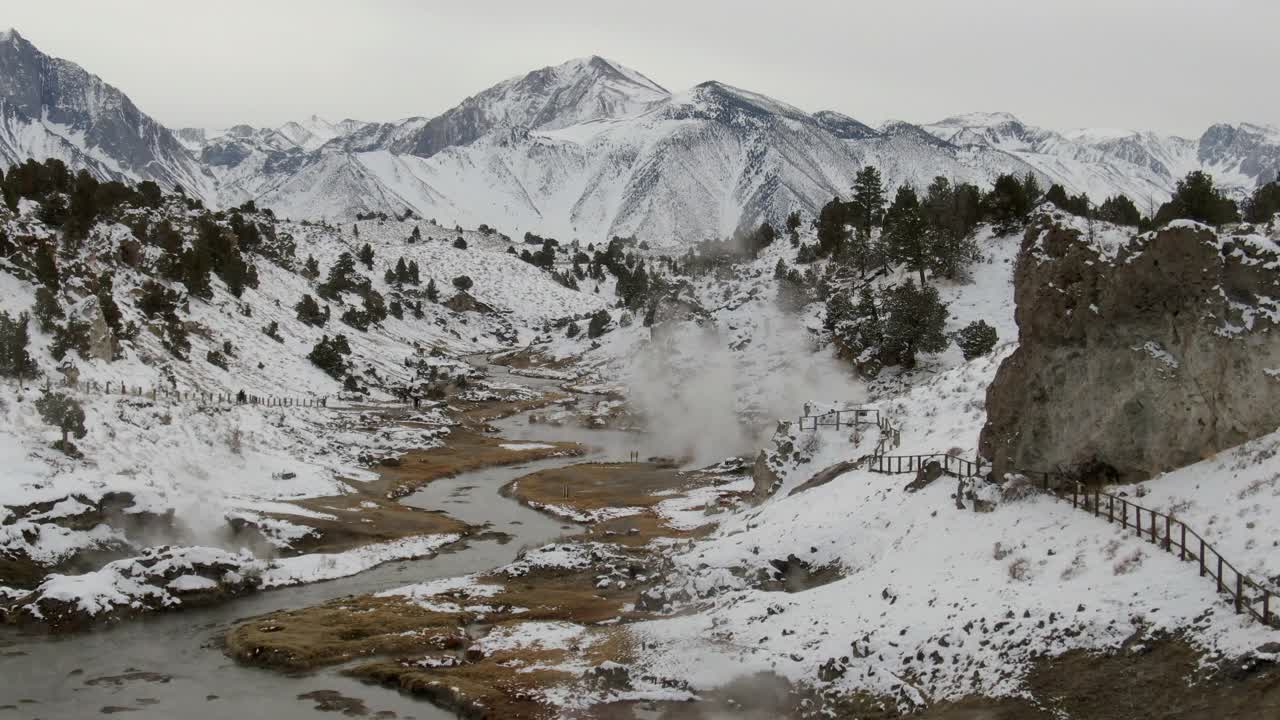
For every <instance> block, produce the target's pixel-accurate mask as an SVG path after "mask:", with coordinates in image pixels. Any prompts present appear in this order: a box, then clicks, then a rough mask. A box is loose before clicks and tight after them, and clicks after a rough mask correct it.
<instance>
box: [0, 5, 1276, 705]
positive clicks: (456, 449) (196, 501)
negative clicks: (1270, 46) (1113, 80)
mask: <svg viewBox="0 0 1280 720" xmlns="http://www.w3.org/2000/svg"><path fill="white" fill-rule="evenodd" d="M1277 170H1280V129H1277V128H1275V127H1272V126H1268V125H1265V124H1258V123H1247V122H1245V123H1237V124H1230V125H1227V124H1220V125H1214V126H1213V127H1211V128H1209V129H1208V130H1207V131H1206V132H1205V133H1204V134H1203V135H1202V136H1201V137H1199V138H1197V139H1186V138H1179V137H1173V136H1169V135H1164V134H1159V133H1154V132H1148V131H1129V130H1102V129H1082V130H1071V131H1062V132H1059V131H1055V130H1049V129H1046V128H1040V127H1034V126H1031V125H1028V124H1026V123H1023V122H1022V121H1020V120H1019V119H1018V118H1017V117H1015V116H1013V115H1010V114H1008V113H970V114H965V115H956V116H953V117H949V118H947V119H944V120H941V121H937V122H931V123H923V124H914V123H907V122H900V121H890V122H886V123H883V124H881V125H879V126H878V127H871V126H869V125H866V124H863V123H862V122H859V121H858V120H855V119H854V118H852V117H850V116H848V115H845V114H843V113H840V112H835V111H830V110H824V111H818V112H812V113H811V112H809V111H806V110H802V109H799V108H797V107H794V106H792V105H789V104H787V103H785V102H782V101H780V100H775V99H773V98H770V97H766V96H764V95H761V94H759V93H756V92H753V91H750V90H747V89H743V88H740V87H734V86H730V85H727V84H724V83H720V82H704V83H700V84H697V85H695V86H694V87H692V88H690V89H687V90H677V91H671V90H668V89H667V88H665V87H663V86H661V85H659V84H658V83H656V82H654V81H653V80H651V79H650V78H648V77H646V76H645V75H643V74H642V73H640V72H637V71H635V70H632V69H629V68H627V67H624V66H622V65H620V64H618V63H616V62H613V61H611V60H607V59H605V58H602V57H598V56H591V57H587V58H582V59H578V60H572V61H569V62H566V63H563V64H561V65H556V66H550V67H546V68H542V69H540V70H535V71H533V72H531V73H528V74H525V75H521V76H517V77H513V78H511V79H509V80H505V81H503V82H500V83H498V84H496V85H494V86H492V87H490V88H488V89H486V90H483V91H481V92H479V93H477V94H475V95H473V96H471V97H468V98H467V99H466V100H464V101H462V102H461V103H459V104H457V105H456V106H454V107H452V108H451V109H448V110H446V111H444V112H442V113H440V114H439V115H436V116H433V117H412V118H408V119H405V120H400V121H395V122H378V121H375V120H368V119H362V120H353V119H347V120H343V121H340V122H330V121H327V120H325V119H323V118H321V117H319V116H311V117H308V118H307V119H305V120H299V121H296V122H289V123H286V124H283V125H280V126H278V127H261V128H260V127H252V126H249V125H231V126H225V125H218V126H217V127H216V128H215V127H213V126H211V127H208V128H183V129H178V130H170V129H168V128H166V127H164V126H163V125H161V124H160V123H159V122H157V121H155V120H153V119H152V118H151V117H150V116H148V115H146V114H145V113H143V112H142V111H141V110H139V109H138V108H137V107H136V106H135V105H134V104H133V102H132V101H131V100H130V99H129V98H128V96H126V95H125V94H124V93H123V92H122V91H120V90H119V89H117V88H115V87H113V86H111V85H109V84H107V83H106V82H105V81H103V80H102V79H100V78H98V77H97V76H95V75H92V74H90V73H89V72H88V71H87V70H85V69H83V68H81V67H79V66H78V65H76V64H74V63H72V62H69V61H66V60H60V59H57V58H53V57H50V56H48V55H45V54H44V53H43V52H42V51H41V50H39V49H38V48H37V47H36V46H35V45H34V44H32V43H31V42H30V41H28V40H27V39H26V38H25V37H23V36H22V35H19V34H18V32H17V31H9V32H5V33H0V716H4V715H6V713H12V714H14V715H15V716H19V715H20V716H24V717H25V716H28V715H30V716H33V717H41V718H82V717H88V716H91V715H97V714H114V713H117V712H128V713H130V714H131V715H133V716H138V717H155V718H171V717H176V716H179V715H181V716H184V717H191V718H241V717H263V716H271V717H311V716H313V715H315V714H316V713H335V712H336V713H341V714H343V715H344V716H349V717H379V718H390V717H418V718H444V717H476V718H538V719H543V718H547V719H550V718H575V719H577V718H598V719H600V720H641V719H645V720H681V719H686V718H716V719H719V718H728V717H734V718H737V717H742V718H750V719H754V718H759V719H761V720H766V719H773V718H796V719H800V718H804V719H806V720H808V719H811V718H844V717H856V718H886V719H887V718H896V717H907V716H911V717H921V718H928V719H930V720H985V719H992V720H1001V719H1005V718H1018V719H1020V720H1021V719H1023V718H1034V719H1036V720H1040V719H1041V718H1043V719H1045V720H1048V719H1050V718H1052V719H1053V720H1067V719H1075V720H1086V719H1088V720H1122V719H1123V720H1128V718H1133V717H1140V716H1152V717H1166V718H1203V717H1215V718H1216V717H1221V718H1233V719H1234V718H1240V719H1241V720H1255V719H1256V720H1272V719H1273V718H1275V717H1280V690H1278V688H1280V552H1278V551H1277V548H1280V456H1278V455H1277V450H1278V449H1280V335H1277V333H1276V328H1277V327H1280V179H1276V180H1274V181H1273V178H1277Z"/></svg>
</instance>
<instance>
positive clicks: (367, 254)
mask: <svg viewBox="0 0 1280 720" xmlns="http://www.w3.org/2000/svg"><path fill="white" fill-rule="evenodd" d="M359 257H360V262H361V263H362V264H363V265H364V266H365V268H367V269H369V270H372V269H373V247H372V246H371V245H369V243H365V244H364V245H363V246H361V248H360V254H359Z"/></svg>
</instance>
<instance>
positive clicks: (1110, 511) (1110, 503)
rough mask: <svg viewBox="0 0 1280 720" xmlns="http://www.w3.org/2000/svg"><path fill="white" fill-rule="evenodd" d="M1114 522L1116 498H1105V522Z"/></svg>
mask: <svg viewBox="0 0 1280 720" xmlns="http://www.w3.org/2000/svg"><path fill="white" fill-rule="evenodd" d="M1115 521H1116V496H1115V495H1108V496H1107V522H1109V523H1110V522H1115Z"/></svg>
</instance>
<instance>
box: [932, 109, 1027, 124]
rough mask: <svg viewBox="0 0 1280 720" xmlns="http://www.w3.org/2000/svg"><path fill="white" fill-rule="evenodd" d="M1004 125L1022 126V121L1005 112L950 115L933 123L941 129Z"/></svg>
mask: <svg viewBox="0 0 1280 720" xmlns="http://www.w3.org/2000/svg"><path fill="white" fill-rule="evenodd" d="M1005 123H1017V124H1018V125H1022V124H1023V123H1022V121H1021V120H1019V119H1018V118H1017V116H1015V115H1014V114H1013V113H1007V112H971V113H963V114H960V115H952V116H951V117H949V118H946V119H944V120H940V121H939V122H936V123H933V124H934V125H937V126H941V127H960V128H976V127H992V126H994V125H1003V124H1005Z"/></svg>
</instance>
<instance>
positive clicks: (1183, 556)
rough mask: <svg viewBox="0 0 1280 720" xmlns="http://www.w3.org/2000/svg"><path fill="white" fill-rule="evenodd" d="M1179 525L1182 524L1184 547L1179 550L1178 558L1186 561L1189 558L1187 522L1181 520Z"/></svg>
mask: <svg viewBox="0 0 1280 720" xmlns="http://www.w3.org/2000/svg"><path fill="white" fill-rule="evenodd" d="M1178 525H1180V526H1182V549H1181V550H1180V551H1179V552H1178V559H1179V560H1182V561H1184V562H1185V561H1186V559H1187V524H1186V523H1184V522H1182V521H1181V520H1179V521H1178Z"/></svg>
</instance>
